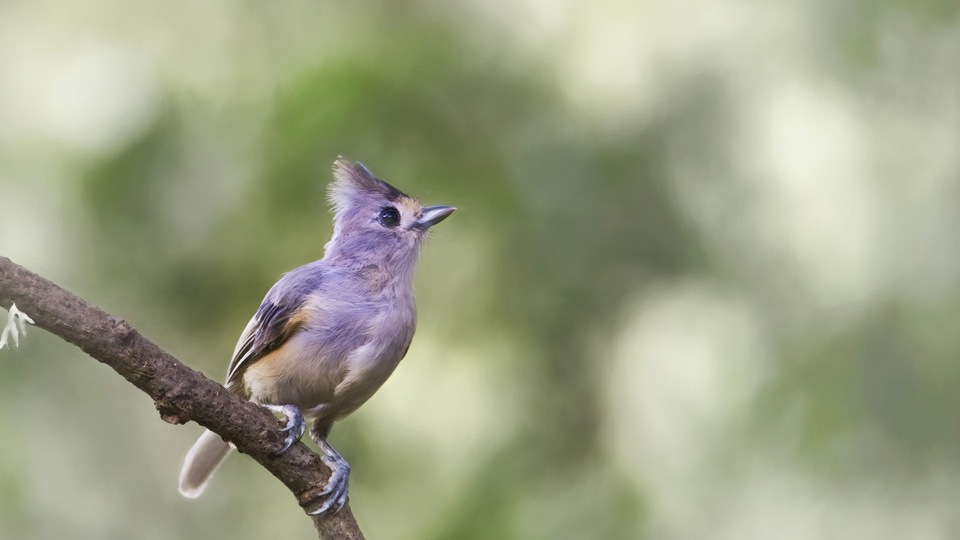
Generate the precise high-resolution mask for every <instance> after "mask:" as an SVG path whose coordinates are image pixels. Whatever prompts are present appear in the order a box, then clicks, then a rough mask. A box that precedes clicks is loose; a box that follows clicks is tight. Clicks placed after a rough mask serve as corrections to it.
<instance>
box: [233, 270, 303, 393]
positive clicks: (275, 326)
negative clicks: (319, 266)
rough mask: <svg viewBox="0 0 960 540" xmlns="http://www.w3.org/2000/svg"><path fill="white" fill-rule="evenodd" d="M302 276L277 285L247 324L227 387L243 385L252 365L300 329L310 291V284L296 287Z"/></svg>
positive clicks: (287, 279) (294, 276)
mask: <svg viewBox="0 0 960 540" xmlns="http://www.w3.org/2000/svg"><path fill="white" fill-rule="evenodd" d="M298 270H300V269H298ZM299 273H300V272H297V271H296V270H295V271H294V272H291V273H289V274H287V275H286V276H284V277H283V278H282V279H281V280H280V281H279V282H278V283H277V284H276V285H274V286H273V288H272V289H270V292H268V293H267V296H266V298H264V299H263V303H262V304H260V308H259V309H257V312H256V314H254V316H253V318H252V319H250V322H249V323H247V327H246V328H245V329H244V330H243V333H242V334H241V335H240V339H239V341H237V347H236V349H235V350H234V351H233V358H232V359H231V360H230V366H229V367H228V368H227V386H231V385H234V384H236V383H239V382H240V377H241V376H242V374H243V371H244V370H245V369H246V368H247V367H249V366H250V364H252V363H254V362H256V361H257V360H259V359H260V358H263V356H264V355H266V354H267V353H269V352H270V351H273V350H275V349H277V348H278V347H280V346H281V345H283V343H284V342H286V341H287V339H289V338H290V336H292V335H293V334H295V333H296V332H297V331H298V330H299V329H300V327H301V325H302V323H303V320H302V317H300V316H298V314H299V313H300V312H301V307H302V306H303V304H304V302H305V301H306V298H307V293H308V292H309V290H310V288H309V287H303V285H307V282H301V283H300V285H301V286H300V287H296V286H294V285H296V284H297V283H296V282H297V281H298V280H297V279H296V278H297V277H298V276H297V274H299ZM307 281H310V282H312V281H315V280H313V279H311V280H307Z"/></svg>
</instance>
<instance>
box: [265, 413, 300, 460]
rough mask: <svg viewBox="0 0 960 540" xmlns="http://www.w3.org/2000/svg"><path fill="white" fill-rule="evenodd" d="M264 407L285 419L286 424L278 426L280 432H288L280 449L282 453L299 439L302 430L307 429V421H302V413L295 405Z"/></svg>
mask: <svg viewBox="0 0 960 540" xmlns="http://www.w3.org/2000/svg"><path fill="white" fill-rule="evenodd" d="M264 407H266V408H267V409H270V411H271V412H275V413H278V414H281V415H283V416H284V417H285V418H286V419H287V425H286V426H284V427H282V428H280V431H281V432H283V431H286V432H288V433H287V438H286V439H284V446H283V450H280V453H281V454H282V453H284V452H286V451H287V450H289V449H290V447H291V446H293V443H295V442H297V441H299V440H300V437H302V436H303V432H304V431H306V429H307V422H306V421H304V419H303V413H301V412H300V409H299V408H298V407H297V406H296V405H264Z"/></svg>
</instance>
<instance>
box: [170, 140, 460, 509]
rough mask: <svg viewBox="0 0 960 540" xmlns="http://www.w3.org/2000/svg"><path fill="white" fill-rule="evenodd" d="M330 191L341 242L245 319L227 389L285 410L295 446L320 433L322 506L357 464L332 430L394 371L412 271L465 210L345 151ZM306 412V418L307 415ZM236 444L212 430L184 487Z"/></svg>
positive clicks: (337, 503)
mask: <svg viewBox="0 0 960 540" xmlns="http://www.w3.org/2000/svg"><path fill="white" fill-rule="evenodd" d="M333 176H334V180H333V182H332V183H331V184H330V187H329V199H330V203H331V205H332V206H333V210H334V218H333V238H331V239H330V242H328V243H327V245H326V246H325V248H324V256H323V259H320V260H319V261H315V262H312V263H309V264H306V265H304V266H301V267H299V268H297V269H295V270H293V271H291V272H289V273H287V274H286V275H284V276H283V277H282V278H281V279H280V281H278V282H277V283H276V284H275V285H274V286H273V287H272V288H271V289H270V291H269V292H268V293H267V295H266V297H265V298H264V299H263V303H261V304H260V308H259V309H258V310H257V312H256V314H255V315H254V316H253V318H252V319H251V320H250V322H249V323H248V324H247V327H246V328H245V329H244V331H243V333H242V334H241V335H240V340H239V341H238V342H237V347H236V349H235V350H234V351H233V359H232V360H231V361H230V366H229V367H228V368H227V383H226V386H227V388H228V389H229V390H231V391H233V392H236V393H237V394H239V395H241V396H243V397H244V398H246V399H249V400H251V401H253V402H254V403H258V404H260V405H263V406H264V407H267V408H268V409H270V410H271V411H274V412H277V413H280V414H282V415H284V416H285V417H286V419H287V424H286V427H285V428H283V431H286V432H287V437H286V446H285V447H284V450H286V449H287V448H289V447H290V446H291V445H292V444H293V443H294V442H296V441H297V440H299V439H300V437H301V436H302V435H303V432H304V430H305V429H306V420H309V421H311V422H312V424H311V425H310V437H311V438H312V439H313V440H314V442H316V443H317V446H319V447H320V449H321V450H322V451H323V453H324V456H323V458H322V459H323V462H324V463H325V464H326V465H327V466H328V467H329V468H330V471H331V474H330V479H329V481H328V483H327V486H326V487H325V488H324V490H323V493H322V494H323V496H324V497H325V498H326V500H325V501H324V502H323V504H322V505H321V506H320V507H319V508H317V509H316V510H315V511H314V512H312V513H313V514H321V513H323V512H326V511H328V510H332V511H334V512H339V511H340V509H341V508H343V505H344V504H346V502H347V484H348V479H349V475H350V466H349V465H347V462H346V460H344V459H343V457H342V456H340V454H339V453H337V451H336V450H334V448H333V447H332V446H330V443H328V442H327V436H328V435H329V434H330V428H331V427H332V426H333V423H334V422H336V421H337V420H340V419H341V418H343V417H345V416H347V415H348V414H350V413H351V412H353V411H355V410H356V409H357V408H358V407H359V406H360V405H362V404H363V403H364V402H365V401H367V400H368V399H370V396H372V395H373V393H374V392H376V391H377V389H378V388H380V386H381V385H382V384H383V383H384V381H386V380H387V377H389V376H390V374H391V373H393V370H394V369H395V368H396V367H397V364H398V363H399V362H400V359H402V358H403V356H404V355H405V354H406V353H407V349H408V348H409V347H410V341H411V340H412V339H413V332H414V329H415V328H416V322H417V313H416V305H415V304H414V300H413V285H412V283H411V276H412V274H413V269H414V266H416V262H417V258H418V255H419V254H420V246H421V244H422V243H423V239H424V237H425V236H426V233H427V230H429V229H430V227H432V226H433V225H436V224H437V223H439V222H441V221H443V220H444V219H445V218H446V217H447V216H449V215H450V214H451V213H453V211H454V210H456V208H454V207H452V206H426V207H424V206H421V205H420V202H419V201H418V200H417V199H415V198H413V197H410V196H409V195H406V194H404V193H403V192H401V191H400V190H398V189H397V188H395V187H393V186H391V185H390V184H388V183H386V182H384V181H383V180H380V179H379V178H377V177H375V176H374V175H373V174H372V173H371V172H370V171H369V170H368V169H367V168H366V167H364V166H363V164H362V163H351V162H350V161H347V160H346V159H343V158H339V159H337V160H336V162H334V164H333ZM305 419H306V420H305ZM231 448H232V446H231V445H230V444H229V443H227V442H225V441H224V440H223V439H221V438H220V436H219V435H217V434H215V433H212V432H210V431H206V432H204V433H203V435H201V436H200V439H199V440H198V441H197V442H196V444H194V445H193V448H191V449H190V451H189V452H188V453H187V457H186V459H185V460H184V463H183V470H182V471H181V472H180V493H182V494H183V495H184V496H186V497H191V498H193V497H197V496H199V495H200V494H201V493H202V492H203V489H204V487H206V484H207V482H208V481H209V480H210V476H211V475H212V474H213V471H214V469H216V467H217V466H218V465H219V464H220V462H221V461H223V459H224V458H226V457H227V454H229V453H230V450H231Z"/></svg>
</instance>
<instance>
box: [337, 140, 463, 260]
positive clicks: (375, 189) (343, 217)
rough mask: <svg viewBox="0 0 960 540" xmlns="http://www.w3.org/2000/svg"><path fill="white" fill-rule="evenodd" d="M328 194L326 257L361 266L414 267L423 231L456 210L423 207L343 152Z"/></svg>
mask: <svg viewBox="0 0 960 540" xmlns="http://www.w3.org/2000/svg"><path fill="white" fill-rule="evenodd" d="M328 193H329V198H330V204H331V205H332V206H333V212H334V217H333V237H332V238H331V239H330V242H329V243H328V244H327V246H326V248H325V250H326V255H325V258H326V259H327V260H330V261H332V262H344V263H349V264H356V265H361V266H364V265H378V266H390V265H400V266H401V267H400V268H397V270H398V271H404V270H410V269H412V268H413V265H414V264H415V263H416V259H417V255H418V254H419V253H420V245H421V243H422V242H423V238H424V237H425V236H426V234H427V231H428V230H429V229H430V227H432V226H434V225H436V224H437V223H440V222H441V221H443V220H444V219H446V217H447V216H449V215H450V214H452V213H453V211H454V210H456V208H454V207H452V206H422V205H421V204H420V201H419V200H417V199H416V198H414V197H411V196H409V195H407V194H406V193H403V192H402V191H400V190H399V189H397V188H395V187H393V186H391V185H390V184H388V183H386V182H384V181H383V180H381V179H379V178H377V177H376V176H374V175H373V173H371V172H370V170H369V169H367V168H366V167H364V166H363V164H362V163H359V162H357V163H353V162H351V161H348V160H347V159H344V158H342V157H340V158H338V159H337V160H336V161H335V162H334V163H333V182H331V184H330V187H329V192H328Z"/></svg>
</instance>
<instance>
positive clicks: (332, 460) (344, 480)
mask: <svg viewBox="0 0 960 540" xmlns="http://www.w3.org/2000/svg"><path fill="white" fill-rule="evenodd" d="M320 460H321V461H323V464H324V465H326V466H327V467H328V468H329V469H330V478H328V479H327V485H326V486H325V487H324V488H323V491H321V492H320V494H319V495H318V498H325V499H326V500H325V501H324V503H323V505H321V506H320V508H317V509H316V510H314V511H313V512H308V513H309V514H310V515H311V516H319V515H320V514H323V513H324V512H327V511H330V510H333V513H334V514H336V513H338V512H340V511H341V510H343V507H344V506H346V505H347V495H348V493H349V491H350V488H349V484H350V464H348V463H347V460H345V459H343V457H341V456H340V455H339V454H334V455H329V454H328V455H325V456H323V457H321V458H320ZM334 505H335V506H334Z"/></svg>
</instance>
